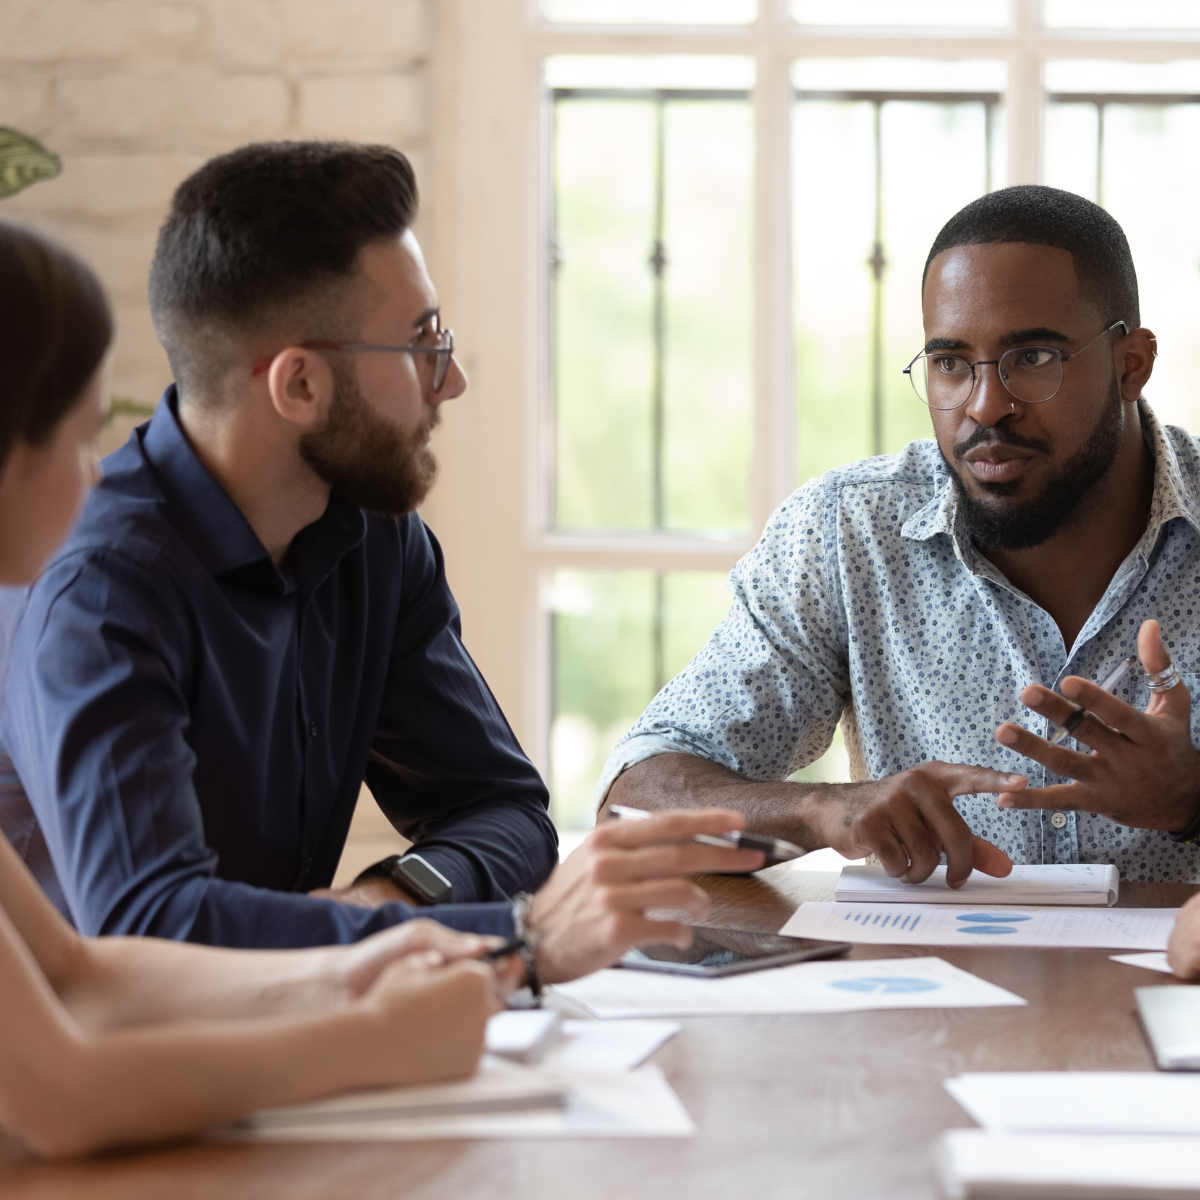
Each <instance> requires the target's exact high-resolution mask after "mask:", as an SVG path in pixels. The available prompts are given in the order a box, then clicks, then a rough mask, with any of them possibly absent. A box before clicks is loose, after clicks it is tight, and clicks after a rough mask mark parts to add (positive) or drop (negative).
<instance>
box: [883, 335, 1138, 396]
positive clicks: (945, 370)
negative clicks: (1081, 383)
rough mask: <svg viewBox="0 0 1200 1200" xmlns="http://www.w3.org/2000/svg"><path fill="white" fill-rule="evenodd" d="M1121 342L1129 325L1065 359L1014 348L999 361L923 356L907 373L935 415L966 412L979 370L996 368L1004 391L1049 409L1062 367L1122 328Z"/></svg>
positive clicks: (1044, 350) (1052, 352)
mask: <svg viewBox="0 0 1200 1200" xmlns="http://www.w3.org/2000/svg"><path fill="white" fill-rule="evenodd" d="M1118 325H1119V326H1120V327H1121V329H1122V331H1123V332H1122V335H1121V336H1122V337H1124V336H1125V334H1127V333H1128V332H1129V326H1128V325H1126V324H1125V322H1124V321H1114V322H1113V323H1112V324H1111V325H1110V326H1109V327H1108V328H1107V329H1106V330H1104V332H1103V333H1098V334H1097V335H1096V336H1095V337H1094V338H1092V340H1091V341H1090V342H1088V344H1087V345H1086V346H1081V347H1080V348H1079V349H1078V350H1073V351H1072V352H1071V353H1070V354H1064V353H1063V352H1062V351H1061V350H1058V349H1055V347H1053V346H1014V347H1013V348H1012V349H1011V350H1005V352H1004V353H1003V354H1002V355H1000V357H999V358H985V359H980V360H978V361H977V362H971V361H969V360H968V359H965V358H963V356H962V355H961V354H950V353H948V352H946V351H945V350H933V351H929V352H926V351H924V350H922V351H921V353H920V354H918V355H917V356H916V357H915V358H914V359H913V360H912V362H910V363H909V364H908V366H907V367H905V368H904V374H905V375H907V376H908V378H909V382H911V383H912V385H913V391H915V392H916V393H917V396H918V398H919V399H920V400H921V402H922V403H923V404H927V405H928V406H929V407H930V408H932V409H933V410H934V411H936V412H950V411H952V410H953V409H956V408H961V407H962V406H963V405H964V404H966V402H967V401H968V400H970V398H971V397H972V396H973V395H974V394H975V387H976V385H977V384H978V382H979V377H978V375H977V374H976V371H975V368H976V367H995V368H996V371H997V373H998V374H999V376H1000V382H1001V383H1002V384H1003V385H1004V389H1005V391H1007V392H1008V394H1009V395H1010V396H1012V397H1014V398H1015V399H1017V400H1020V401H1021V403H1022V404H1045V403H1046V401H1047V400H1053V399H1054V397H1055V396H1057V395H1058V393H1059V389H1060V388H1061V387H1062V382H1063V363H1065V362H1070V361H1071V359H1073V358H1076V357H1078V356H1079V355H1080V354H1082V353H1083V352H1084V351H1085V350H1087V349H1089V348H1090V347H1092V346H1094V345H1095V344H1096V343H1097V342H1098V341H1099V340H1100V339H1101V338H1102V337H1105V336H1106V335H1107V334H1110V333H1112V331H1113V330H1114V329H1116V328H1117V326H1118Z"/></svg>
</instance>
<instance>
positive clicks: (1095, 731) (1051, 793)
mask: <svg viewBox="0 0 1200 1200" xmlns="http://www.w3.org/2000/svg"><path fill="white" fill-rule="evenodd" d="M922 311H923V317H924V325H925V333H926V343H925V346H924V348H923V349H922V351H921V352H920V353H919V354H918V355H916V357H914V358H913V359H912V361H911V362H910V363H909V365H908V366H907V367H906V368H905V373H906V374H907V375H908V378H909V380H910V381H911V383H912V387H913V390H914V391H915V398H914V402H917V401H919V402H922V403H924V404H926V405H927V406H928V408H929V411H930V417H931V419H932V423H933V433H934V440H929V441H919V442H914V443H912V444H911V445H909V446H907V447H906V448H905V449H904V450H902V451H901V452H900V453H899V454H895V455H889V456H886V457H882V458H876V459H870V460H867V461H866V462H861V463H855V464H851V465H850V466H846V467H840V468H837V469H835V470H833V471H831V472H829V473H828V474H827V475H825V476H824V477H822V478H821V479H817V480H813V481H812V482H810V483H808V484H806V485H805V486H804V487H802V488H801V489H800V490H799V491H798V492H796V493H795V494H794V495H793V496H792V497H790V498H789V499H788V500H787V501H785V502H784V504H783V505H782V506H781V507H780V508H779V509H778V510H777V511H776V513H775V514H774V515H773V516H772V518H771V520H770V521H769V522H768V524H767V528H766V530H765V532H764V534H763V537H762V540H761V541H760V542H759V544H758V545H757V546H756V547H755V548H754V549H753V550H752V551H751V552H750V553H749V554H748V555H747V556H746V557H745V558H744V559H743V560H742V561H741V562H740V563H738V565H737V566H736V567H735V568H734V571H733V573H732V575H731V577H730V582H731V590H732V592H733V597H734V603H733V607H732V608H731V610H730V613H729V615H728V617H727V618H726V620H725V622H724V623H723V624H722V625H721V626H720V627H719V628H718V629H717V630H716V631H715V632H714V633H713V635H712V637H711V638H710V639H709V642H708V644H707V645H706V646H705V647H704V649H703V650H702V651H701V652H700V653H699V654H698V655H697V656H696V658H695V659H694V660H693V661H692V663H691V664H690V665H689V666H688V667H687V668H685V670H684V671H683V672H682V673H681V674H680V675H679V676H678V677H677V678H676V679H674V680H673V681H671V682H670V683H669V684H668V685H667V686H666V687H665V688H664V689H663V691H662V692H661V693H660V694H659V695H658V696H657V697H656V698H655V699H654V701H653V702H652V703H651V705H650V707H649V708H648V709H647V710H646V712H645V713H644V714H643V715H642V717H641V719H640V720H639V721H638V723H637V724H636V725H635V726H634V728H633V729H632V730H631V731H630V733H629V734H628V735H627V737H626V738H625V740H624V741H623V742H622V743H621V744H620V745H618V747H617V749H616V750H615V751H614V753H613V755H612V757H611V758H610V759H609V762H608V764H607V766H606V768H605V773H604V776H603V777H602V779H601V783H600V790H599V799H600V801H601V803H602V807H606V806H607V805H608V804H609V803H620V804H629V805H638V806H640V807H643V808H656V807H663V806H666V805H667V804H673V803H678V802H679V799H680V797H687V801H688V803H694V804H708V803H713V804H715V803H718V802H719V803H720V804H722V805H724V806H726V807H735V808H738V809H739V810H741V811H742V812H744V813H745V814H746V816H747V823H748V827H749V828H751V829H753V830H756V831H760V832H763V833H770V834H774V835H776V836H779V837H783V838H787V839H789V840H791V841H794V842H798V843H800V844H801V845H802V846H804V847H806V848H808V849H815V848H818V847H822V846H832V847H834V848H835V849H836V850H838V851H840V852H841V853H842V854H845V855H847V856H848V857H851V858H860V857H863V856H866V855H877V856H878V858H879V860H880V861H881V862H882V864H883V866H884V867H885V869H886V870H887V872H888V874H889V875H892V876H893V877H898V878H900V879H902V880H904V881H905V882H909V883H918V882H920V881H922V880H924V879H926V878H928V877H929V875H930V874H931V873H932V872H933V870H934V868H935V867H936V866H937V865H938V862H939V858H940V856H942V855H945V858H946V864H947V880H948V882H949V883H950V885H951V886H961V884H962V883H963V882H965V880H966V878H967V877H968V875H969V874H970V873H971V871H972V869H977V870H981V871H984V872H987V873H989V874H992V875H1004V874H1007V873H1008V871H1009V870H1011V864H1012V862H1014V861H1015V862H1018V863H1077V862H1096V863H1115V864H1116V865H1117V866H1118V867H1119V869H1120V871H1121V874H1122V876H1123V877H1125V878H1128V879H1136V880H1177V881H1186V882H1200V844H1198V843H1200V752H1198V751H1197V749H1196V743H1197V736H1198V735H1200V728H1198V727H1197V724H1196V721H1195V719H1194V718H1193V714H1192V705H1191V697H1190V692H1189V688H1190V687H1191V686H1192V684H1193V683H1194V681H1195V679H1196V675H1195V674H1194V672H1196V671H1197V670H1200V620H1198V618H1200V442H1198V441H1197V439H1195V438H1193V437H1192V436H1191V435H1189V434H1188V433H1186V432H1185V431H1184V430H1182V429H1175V428H1170V427H1165V426H1163V425H1161V424H1160V423H1159V421H1158V420H1157V419H1156V418H1155V416H1154V413H1153V411H1152V410H1151V408H1150V406H1149V404H1148V403H1147V402H1146V400H1145V398H1144V396H1143V394H1142V389H1143V387H1144V386H1145V385H1146V383H1147V382H1148V380H1149V379H1150V375H1151V371H1152V368H1153V364H1154V358H1155V356H1156V353H1157V346H1156V342H1155V338H1154V335H1153V334H1152V333H1151V332H1150V331H1149V330H1148V329H1145V328H1142V326H1141V318H1140V313H1139V305H1138V291H1137V277H1136V274H1135V271H1134V266H1133V261H1132V258H1131V256H1130V252H1129V245H1128V242H1127V241H1126V239H1125V235H1124V233H1123V232H1122V230H1121V228H1120V226H1119V225H1118V224H1117V223H1116V221H1114V220H1113V218H1112V217H1111V216H1109V215H1108V214H1107V213H1106V212H1104V210H1103V209H1101V208H1099V207H1097V206H1096V205H1095V204H1092V203H1091V202H1090V201H1088V200H1085V199H1083V198H1081V197H1079V196H1076V195H1073V194H1071V193H1068V192H1062V191H1058V190H1056V189H1053V188H1047V187H1037V186H1022V187H1013V188H1006V189H1003V190H1001V191H998V192H993V193H991V194H989V195H986V196H983V197H981V198H980V199H978V200H976V201H974V202H973V203H972V204H970V205H968V206H967V207H966V208H964V209H963V210H962V211H961V212H959V213H958V214H956V215H955V216H954V217H952V218H951V219H950V221H949V222H947V224H946V226H945V227H944V228H943V229H942V231H941V233H940V234H939V235H938V237H937V239H936V241H935V242H934V245H933V247H932V249H931V250H930V253H929V257H928V260H927V263H926V268H925V277H924V281H923V290H922ZM1134 656H1136V657H1134ZM1126 657H1131V658H1134V661H1140V668H1141V669H1140V670H1134V671H1132V672H1130V673H1127V674H1125V675H1124V677H1123V678H1122V679H1120V680H1119V682H1117V683H1116V684H1115V689H1116V690H1115V694H1110V693H1109V692H1108V691H1105V690H1103V689H1102V688H1100V687H1098V686H1097V685H1096V682H1095V681H1097V680H1101V679H1104V678H1105V677H1106V676H1108V675H1109V674H1110V672H1111V670H1112V668H1113V666H1114V664H1117V663H1119V662H1120V661H1121V660H1122V659H1124V658H1126ZM839 720H840V721H841V722H842V726H843V730H844V733H845V738H846V743H847V748H848V750H849V753H850V762H851V770H852V774H853V776H854V780H855V782H849V783H843V784H820V785H814V784H809V783H803V782H799V781H794V780H791V779H789V776H791V775H792V774H793V773H794V772H796V771H797V770H800V769H801V768H803V767H805V766H807V765H808V764H809V763H811V762H813V761H814V760H815V759H816V758H818V757H819V756H820V755H821V754H822V753H823V752H824V751H825V749H826V748H827V747H828V746H829V743H830V741H831V739H832V737H833V733H834V730H835V727H836V725H837V723H838V722H839ZM1198 969H1200V967H1198Z"/></svg>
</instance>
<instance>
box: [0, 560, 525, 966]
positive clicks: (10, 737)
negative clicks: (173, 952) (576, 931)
mask: <svg viewBox="0 0 1200 1200" xmlns="http://www.w3.org/2000/svg"><path fill="white" fill-rule="evenodd" d="M170 586H171V585H170V583H169V582H167V581H165V580H161V581H157V580H156V579H155V576H154V574H153V572H152V571H148V570H146V568H145V567H144V566H143V565H141V564H137V563H132V562H126V561H123V560H122V558H121V556H120V555H119V554H115V553H114V554H110V555H106V556H103V557H102V558H99V559H97V558H96V557H94V556H89V557H84V556H77V557H75V558H70V557H69V558H67V559H65V560H63V561H60V562H58V563H56V564H54V565H53V566H52V567H51V568H50V570H49V572H48V573H47V575H46V576H44V577H43V578H42V580H41V581H40V583H39V585H38V586H37V587H36V588H35V589H34V591H33V593H32V595H31V597H30V601H29V606H28V609H27V610H26V612H25V614H24V617H23V619H22V633H23V636H21V637H18V638H17V639H15V642H14V648H13V657H12V660H11V662H10V664H9V671H8V679H7V687H6V693H5V703H4V709H3V716H2V719H0V733H2V736H3V741H4V744H5V746H6V748H7V750H8V752H9V754H10V755H11V758H12V761H13V764H14V766H15V767H16V771H17V773H18V775H19V776H20V779H21V782H22V783H23V784H24V787H25V792H26V795H27V797H28V800H29V803H30V805H31V807H32V810H33V813H34V814H36V817H37V821H38V823H39V825H40V828H41V832H42V835H43V837H44V839H45V843H46V846H47V847H48V849H49V854H50V858H51V860H52V861H53V864H54V869H55V874H56V875H57V878H58V881H59V883H60V885H61V888H62V895H63V897H64V899H65V902H66V904H67V906H68V909H69V914H70V916H71V917H72V919H73V920H74V921H75V923H76V925H77V926H78V928H79V929H80V930H81V931H82V932H84V933H85V934H89V935H100V934H150V935H154V936H158V937H167V938H175V939H181V940H182V939H190V940H194V941H198V942H204V943H207V944H211V945H223V946H244V947H255V946H258V947H289V946H310V945H320V944H327V943H335V942H350V941H355V940H357V939H359V938H362V937H365V936H366V935H368V934H370V933H373V932H375V931H377V930H379V929H383V928H386V927H387V926H389V925H393V924H396V923H397V922H400V921H404V920H408V919H409V918H411V917H413V916H414V915H420V916H427V917H433V918H435V919H437V920H439V921H441V922H442V923H444V924H446V925H449V926H451V927H454V928H459V929H464V930H471V931H476V932H480V933H498V934H501V935H503V936H507V935H509V934H510V933H511V931H512V916H511V907H510V906H509V905H508V904H504V903H490V904H489V903H474V904H472V903H467V904H449V905H441V906H436V907H431V908H422V909H419V910H414V909H412V908H410V907H409V906H407V905H404V904H388V905H385V906H383V907H382V908H380V909H376V910H371V909H364V908H357V907H353V906H350V905H345V904H339V903H337V902H334V901H330V900H323V899H314V898H311V897H309V896H307V895H304V894H296V893H288V892H286V891H279V890H274V889H271V888H267V887H255V886H251V885H249V884H246V883H243V882H238V881H233V880H228V879H222V878H219V877H218V876H217V873H216V872H217V868H218V855H217V854H216V853H215V852H214V851H213V850H212V849H211V848H210V847H209V845H208V844H207V842H206V838H205V828H204V818H203V814H202V811H201V807H200V804H199V802H198V798H197V795H196V792H195V789H194V786H193V783H192V778H193V772H194V769H195V764H196V757H195V754H194V752H193V750H192V747H191V744H190V741H189V732H190V731H189V723H190V719H191V713H190V709H189V703H188V697H187V696H185V695H184V694H183V693H182V691H181V689H180V686H179V683H178V679H179V664H178V663H175V662H172V661H170V656H169V655H168V654H167V653H165V652H164V647H181V646H182V647H186V646H188V645H189V644H190V643H192V641H193V640H194V638H195V637H197V636H202V633H201V632H200V631H196V630H186V629H182V628H179V627H178V624H179V620H180V611H181V610H180V608H179V607H178V606H177V605H174V604H172V603H171V602H170V596H169V591H170ZM246 836H247V837H248V838H252V837H253V836H254V830H253V828H252V826H251V825H249V824H248V825H247V829H246Z"/></svg>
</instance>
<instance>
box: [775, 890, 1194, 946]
mask: <svg viewBox="0 0 1200 1200" xmlns="http://www.w3.org/2000/svg"><path fill="white" fill-rule="evenodd" d="M1178 913H1179V910H1178V909H1176V908H1016V907H1005V908H995V907H991V906H989V905H984V904H980V905H971V906H967V905H962V904H959V905H950V904H894V903H882V904H881V903H875V904H846V903H836V902H834V903H828V902H816V901H812V900H810V901H808V902H807V903H805V904H802V905H800V907H799V908H798V909H797V910H796V911H795V912H794V913H793V914H792V916H791V917H790V918H789V919H788V921H787V923H786V924H785V925H784V927H783V928H782V929H781V930H780V931H779V932H780V933H781V934H784V935H785V936H787V937H802V938H820V939H822V940H823V941H832V942H869V943H872V944H876V945H899V946H1094V947H1096V948H1097V949H1112V950H1165V949H1166V948H1167V938H1168V937H1170V935H1171V928H1172V926H1173V925H1174V924H1175V917H1176V916H1177V915H1178Z"/></svg>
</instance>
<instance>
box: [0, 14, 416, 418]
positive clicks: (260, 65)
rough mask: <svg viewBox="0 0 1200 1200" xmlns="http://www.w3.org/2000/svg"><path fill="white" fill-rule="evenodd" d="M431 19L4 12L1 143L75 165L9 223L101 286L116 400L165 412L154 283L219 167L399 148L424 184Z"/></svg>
mask: <svg viewBox="0 0 1200 1200" xmlns="http://www.w3.org/2000/svg"><path fill="white" fill-rule="evenodd" d="M430 3H432V0H0V125H7V126H11V127H14V128H17V129H20V130H22V131H23V132H25V133H29V134H32V135H33V136H34V137H36V138H38V139H39V140H40V141H42V142H43V143H44V144H45V145H46V146H47V147H48V148H49V149H51V150H53V151H55V152H56V153H58V154H60V155H61V156H62V159H63V173H62V175H61V176H60V177H59V178H57V179H54V180H50V181H48V182H44V183H39V184H35V185H34V186H33V187H31V188H29V189H28V190H26V191H24V192H21V193H18V194H17V195H16V196H13V197H10V198H9V199H7V200H3V201H0V214H3V215H5V216H9V217H13V218H16V219H19V220H25V221H28V222H29V223H31V224H34V225H36V226H38V227H39V228H41V229H43V230H45V231H46V232H48V233H51V234H53V235H55V236H57V237H59V238H60V239H61V240H62V241H64V242H65V243H66V244H68V245H69V246H71V247H73V248H74V249H75V250H77V251H78V252H79V253H81V254H82V255H83V256H84V257H85V258H86V259H87V260H88V261H89V262H90V263H91V264H92V265H93V266H94V267H95V268H96V269H97V270H98V271H99V272H100V275H101V277H102V278H103V280H104V282H105V284H106V285H107V287H108V289H109V293H110V295H111V297H112V300H113V304H114V307H115V310H116V316H117V344H116V352H115V357H114V363H113V391H114V393H115V394H116V395H118V396H125V397H129V398H131V399H134V400H137V401H141V402H148V403H152V402H153V401H155V400H156V399H157V398H158V395H159V393H160V392H161V391H162V389H163V387H164V386H165V385H166V384H167V383H168V382H169V381H170V372H169V369H168V367H167V361H166V357H165V355H164V354H163V353H162V350H161V348H160V347H159V345H158V342H157V341H156V340H155V337H154V331H153V329H152V327H151V324H150V317H149V314H148V312H147V309H146V277H147V272H148V269H149V265H150V259H151V256H152V254H153V251H154V239H155V236H156V234H157V231H158V227H159V224H160V223H161V221H162V219H163V216H164V214H165V212H166V206H167V203H168V201H169V199H170V195H171V192H172V191H173V189H174V188H175V186H176V185H177V184H178V183H179V182H180V181H181V180H182V179H183V178H184V177H185V176H186V175H187V174H189V173H190V172H191V171H192V170H194V169H195V168H196V167H197V166H199V165H200V164H201V163H202V162H203V161H204V160H205V159H207V158H210V157H211V156H212V155H214V154H218V153H221V152H222V151H225V150H229V149H232V148H233V147H235V146H238V145H240V144H242V143H244V142H249V141H257V140H261V139H264V138H303V137H344V138H352V139H355V140H360V141H382V142H388V143H391V144H393V145H396V146H399V147H400V148H401V149H402V150H404V151H405V152H406V153H408V154H409V155H410V156H411V157H412V159H413V163H414V166H415V167H416V169H417V175H418V179H424V178H425V177H426V175H427V171H426V170H425V167H426V161H425V148H426V140H427V124H428V117H427V105H426V96H427V91H428V88H429V78H428V75H429V70H428V65H429V51H428V40H429V35H428V31H427V17H428V12H427V6H428V5H429V4H430ZM121 425H124V426H125V427H126V428H127V427H128V426H127V423H126V422H121V423H119V425H118V428H117V429H114V431H113V433H114V435H119V434H120V432H121V430H120V426H121ZM108 440H110V441H111V440H112V438H110V439H108ZM122 440H123V439H122Z"/></svg>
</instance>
